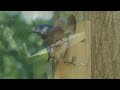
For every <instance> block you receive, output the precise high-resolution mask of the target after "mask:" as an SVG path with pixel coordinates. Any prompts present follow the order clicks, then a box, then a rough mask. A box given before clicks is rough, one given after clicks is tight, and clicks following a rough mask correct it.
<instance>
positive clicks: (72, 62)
mask: <svg viewBox="0 0 120 90" xmlns="http://www.w3.org/2000/svg"><path fill="white" fill-rule="evenodd" d="M75 60H76V57H72V61H70V62H64V63H66V64H68V65H74V66H75V63H74V62H75Z"/></svg>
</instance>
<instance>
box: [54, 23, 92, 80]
mask: <svg viewBox="0 0 120 90" xmlns="http://www.w3.org/2000/svg"><path fill="white" fill-rule="evenodd" d="M81 32H85V38H86V40H85V41H83V42H79V43H78V44H76V45H74V46H72V47H70V48H69V49H68V50H67V53H66V54H65V57H64V58H63V59H62V62H60V63H59V64H58V66H57V68H56V71H55V77H54V78H55V79H90V78H91V22H90V21H84V22H81V23H77V26H76V34H77V33H81ZM73 56H75V57H76V60H75V65H73V64H65V63H64V61H67V62H69V61H71V59H72V57H73Z"/></svg>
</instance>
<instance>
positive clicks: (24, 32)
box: [0, 11, 54, 79]
mask: <svg viewBox="0 0 120 90" xmlns="http://www.w3.org/2000/svg"><path fill="white" fill-rule="evenodd" d="M42 23H47V24H53V23H54V19H52V20H51V21H41V20H39V19H37V20H35V21H33V22H32V24H27V23H26V22H25V20H24V19H23V18H22V17H21V12H17V11H16V12H12V11H8V12H5V11H4V12H3V11H1V12H0V78H1V79H29V78H33V77H34V70H33V64H28V63H27V62H26V61H27V60H28V57H29V56H30V55H32V54H34V53H36V52H38V51H40V50H41V49H42V48H44V46H43V45H42V43H43V40H42V39H41V38H40V36H38V35H37V34H34V33H32V32H31V31H32V27H36V26H37V25H39V24H42ZM41 59H42V58H41ZM41 66H44V65H43V64H41ZM40 70H41V72H43V73H44V69H40ZM42 70H43V71H42ZM43 73H41V74H43Z"/></svg>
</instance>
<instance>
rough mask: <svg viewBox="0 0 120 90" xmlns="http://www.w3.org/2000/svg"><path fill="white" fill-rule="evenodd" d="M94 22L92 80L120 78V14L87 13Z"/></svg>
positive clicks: (88, 18)
mask: <svg viewBox="0 0 120 90" xmlns="http://www.w3.org/2000/svg"><path fill="white" fill-rule="evenodd" d="M86 19H87V20H91V21H92V37H91V38H92V78H99V79H102V78H103V79H104V78H111V79H113V78H120V72H119V69H120V64H119V63H120V61H119V60H120V54H119V53H120V47H119V46H120V40H119V38H120V25H119V24H120V12H112V11H103V12H102V11H101V12H100V11H97V12H92V11H91V12H86Z"/></svg>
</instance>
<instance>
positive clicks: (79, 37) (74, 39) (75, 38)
mask: <svg viewBox="0 0 120 90" xmlns="http://www.w3.org/2000/svg"><path fill="white" fill-rule="evenodd" d="M84 39H85V32H82V33H78V34H75V35H72V36H70V37H69V38H68V39H67V38H63V39H62V41H61V40H59V41H58V42H56V43H54V44H52V45H51V46H50V47H51V48H53V47H55V46H56V45H59V44H62V43H64V41H67V42H69V46H68V47H67V48H70V47H72V46H73V45H75V44H77V43H78V42H80V41H83V40H84ZM50 47H49V48H50ZM62 52H63V51H62V50H61V51H60V52H57V53H56V54H55V55H58V54H60V53H62ZM44 54H48V52H47V49H46V48H45V49H43V50H41V51H39V52H38V53H36V54H34V55H32V56H30V57H29V58H32V57H34V56H38V55H44Z"/></svg>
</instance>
